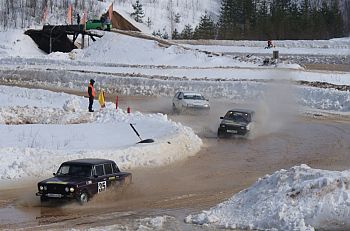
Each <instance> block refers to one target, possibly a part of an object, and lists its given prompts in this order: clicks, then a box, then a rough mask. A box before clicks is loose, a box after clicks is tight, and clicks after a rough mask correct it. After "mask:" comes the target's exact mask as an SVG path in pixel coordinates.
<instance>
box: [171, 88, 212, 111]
mask: <svg viewBox="0 0 350 231" xmlns="http://www.w3.org/2000/svg"><path fill="white" fill-rule="evenodd" d="M209 109H210V104H209V100H208V99H206V98H205V97H204V96H203V95H202V94H200V93H197V92H184V91H178V92H176V94H175V95H174V98H173V111H175V112H183V111H188V110H190V111H195V110H206V111H208V110H209Z"/></svg>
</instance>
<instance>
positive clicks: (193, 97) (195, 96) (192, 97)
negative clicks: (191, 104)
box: [184, 94, 204, 100]
mask: <svg viewBox="0 0 350 231" xmlns="http://www.w3.org/2000/svg"><path fill="white" fill-rule="evenodd" d="M184 99H198V100H204V97H203V96H202V95H199V94H185V95H184Z"/></svg>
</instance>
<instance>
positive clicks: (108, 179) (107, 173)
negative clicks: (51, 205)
mask: <svg viewBox="0 0 350 231" xmlns="http://www.w3.org/2000/svg"><path fill="white" fill-rule="evenodd" d="M131 177H132V175H131V173H128V172H121V171H120V170H119V168H118V166H117V165H116V163H115V162H114V161H112V160H105V159H79V160H71V161H67V162H64V163H62V164H61V166H60V167H59V169H58V171H57V172H56V173H54V177H52V178H49V179H46V180H43V181H41V182H39V183H38V190H39V192H37V193H36V195H37V196H40V199H41V201H47V200H50V199H75V200H77V201H78V202H80V203H81V204H84V203H86V202H88V200H89V199H90V198H91V197H92V196H94V195H95V194H98V193H101V192H103V191H106V190H107V188H109V187H111V186H118V185H126V184H129V183H131Z"/></svg>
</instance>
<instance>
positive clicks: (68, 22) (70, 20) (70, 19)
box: [67, 4, 73, 25]
mask: <svg viewBox="0 0 350 231" xmlns="http://www.w3.org/2000/svg"><path fill="white" fill-rule="evenodd" d="M72 11H73V8H72V4H69V5H68V12H67V24H69V25H72Z"/></svg>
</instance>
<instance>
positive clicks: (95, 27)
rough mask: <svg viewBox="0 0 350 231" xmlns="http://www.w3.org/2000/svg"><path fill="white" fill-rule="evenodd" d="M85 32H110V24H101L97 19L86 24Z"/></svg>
mask: <svg viewBox="0 0 350 231" xmlns="http://www.w3.org/2000/svg"><path fill="white" fill-rule="evenodd" d="M85 28H86V30H107V31H110V30H111V23H110V22H105V23H102V22H101V20H99V19H93V20H88V21H87V22H86V27H85Z"/></svg>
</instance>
